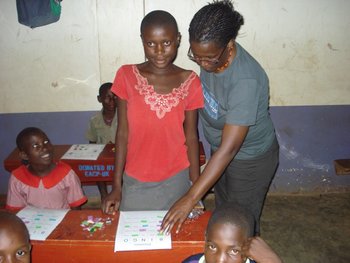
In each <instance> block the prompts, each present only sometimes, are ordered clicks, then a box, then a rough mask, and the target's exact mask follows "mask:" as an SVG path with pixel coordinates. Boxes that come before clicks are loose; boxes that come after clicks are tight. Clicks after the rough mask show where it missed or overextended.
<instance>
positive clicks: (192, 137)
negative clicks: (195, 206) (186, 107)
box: [184, 110, 200, 183]
mask: <svg viewBox="0 0 350 263" xmlns="http://www.w3.org/2000/svg"><path fill="white" fill-rule="evenodd" d="M197 125H198V113H197V110H190V111H186V112H185V123H184V130H185V137H186V145H187V156H188V160H189V162H190V168H189V173H190V180H191V181H192V183H194V182H195V181H196V180H197V179H198V177H199V174H200V172H199V146H198V131H197V127H198V126H197Z"/></svg>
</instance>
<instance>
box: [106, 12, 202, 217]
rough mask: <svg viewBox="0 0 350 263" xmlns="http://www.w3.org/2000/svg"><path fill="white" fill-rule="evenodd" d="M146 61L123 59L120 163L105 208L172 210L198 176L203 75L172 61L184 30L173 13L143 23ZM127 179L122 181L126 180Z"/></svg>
mask: <svg viewBox="0 0 350 263" xmlns="http://www.w3.org/2000/svg"><path fill="white" fill-rule="evenodd" d="M141 39H142V43H143V48H144V52H145V56H146V58H147V61H146V62H144V63H140V64H137V65H124V66H122V67H121V68H120V69H119V70H118V71H117V73H116V77H115V80H114V83H113V86H112V92H114V93H115V94H116V95H117V96H118V129H117V135H116V147H117V154H116V163H115V167H116V169H115V174H114V183H113V189H112V192H111V193H110V194H109V195H108V196H107V197H106V198H105V199H104V201H103V203H102V209H103V211H104V212H105V213H113V212H114V211H117V210H118V209H120V210H167V209H169V207H170V206H171V205H172V204H173V203H174V202H175V201H176V200H177V199H178V198H179V197H181V196H182V195H183V194H184V193H185V192H186V191H187V190H188V189H189V187H190V182H191V181H192V182H194V181H196V179H197V178H198V176H199V158H198V156H199V153H198V133H197V109H198V108H201V107H203V94H202V89H201V84H200V80H199V78H198V76H197V75H196V74H195V73H194V72H193V71H190V70H185V69H182V68H180V67H178V66H176V65H174V64H173V61H174V60H175V58H176V55H177V49H178V47H179V44H180V39H181V35H180V33H179V32H178V27H177V23H176V20H175V19H174V17H173V16H172V15H171V14H169V13H168V12H165V11H161V10H157V11H153V12H151V13H149V14H148V15H146V16H145V17H144V19H143V21H142V23H141ZM122 182H123V183H122Z"/></svg>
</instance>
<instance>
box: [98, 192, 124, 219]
mask: <svg viewBox="0 0 350 263" xmlns="http://www.w3.org/2000/svg"><path fill="white" fill-rule="evenodd" d="M121 197H122V195H121V189H116V188H115V189H113V190H112V192H110V193H109V194H108V195H107V196H106V197H105V198H104V199H103V200H102V207H101V208H102V212H103V213H105V214H114V213H115V212H116V211H118V209H119V206H120V201H121V199H122V198H121Z"/></svg>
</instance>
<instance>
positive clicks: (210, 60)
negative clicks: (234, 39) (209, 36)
mask: <svg viewBox="0 0 350 263" xmlns="http://www.w3.org/2000/svg"><path fill="white" fill-rule="evenodd" d="M226 48H227V45H226V46H225V47H224V49H223V50H222V51H221V53H220V55H219V57H217V58H200V57H196V56H195V55H193V53H192V50H191V47H190V48H189V49H188V52H187V56H188V58H189V59H190V60H192V61H194V62H196V63H198V64H201V63H203V62H205V63H208V64H212V65H216V64H218V63H219V61H220V59H221V57H222V55H223V54H224V53H225V50H226Z"/></svg>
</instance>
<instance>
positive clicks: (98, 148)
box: [61, 143, 106, 160]
mask: <svg viewBox="0 0 350 263" xmlns="http://www.w3.org/2000/svg"><path fill="white" fill-rule="evenodd" d="M105 146H106V145H105V144H95V143H91V144H73V145H72V146H71V147H70V148H69V149H68V151H67V152H66V153H65V154H64V155H63V156H62V157H61V159H70V160H97V158H98V156H99V155H100V153H101V152H102V151H103V149H104V148H105Z"/></svg>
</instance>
